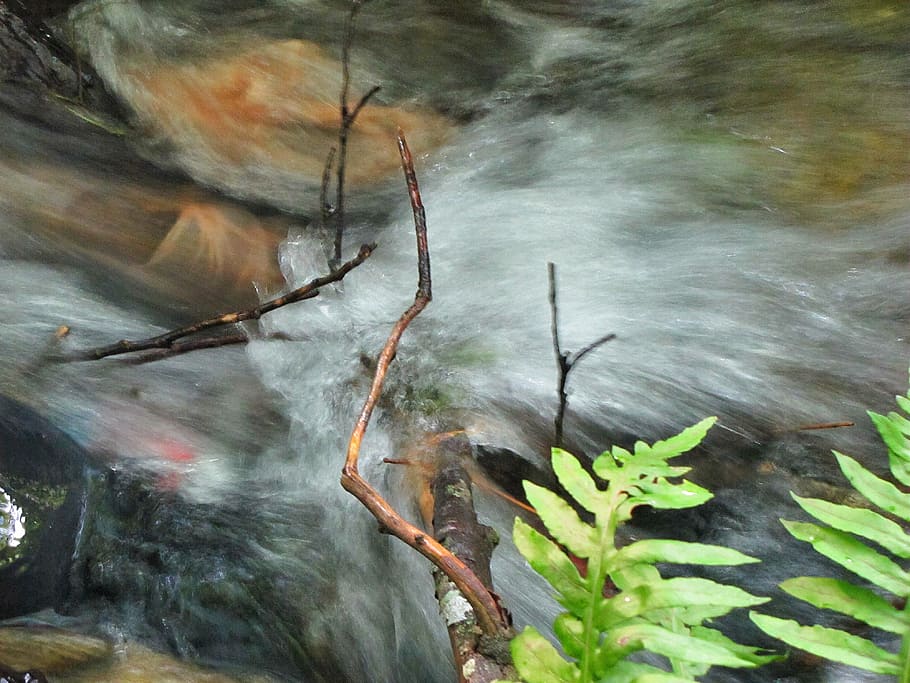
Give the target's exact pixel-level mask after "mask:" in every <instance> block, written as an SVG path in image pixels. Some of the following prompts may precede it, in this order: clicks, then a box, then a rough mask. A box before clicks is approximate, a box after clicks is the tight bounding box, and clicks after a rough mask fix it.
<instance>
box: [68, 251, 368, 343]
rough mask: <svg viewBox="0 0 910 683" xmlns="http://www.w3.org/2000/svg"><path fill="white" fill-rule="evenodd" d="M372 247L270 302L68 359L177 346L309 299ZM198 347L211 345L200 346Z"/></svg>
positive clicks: (348, 270) (340, 276)
mask: <svg viewBox="0 0 910 683" xmlns="http://www.w3.org/2000/svg"><path fill="white" fill-rule="evenodd" d="M375 248H376V245H375V244H364V245H362V246H361V247H360V251H359V252H358V254H357V256H355V257H354V258H352V259H351V260H350V261H346V262H345V263H344V264H342V265H341V266H340V267H339V268H336V269H335V270H332V271H331V272H330V273H329V274H328V275H323V276H322V277H317V278H313V279H312V280H310V281H309V282H308V283H306V284H305V285H303V286H302V287H298V288H297V289H295V290H293V291H291V292H288V293H287V294H285V295H283V296H279V297H277V298H275V299H272V300H271V301H266V302H265V303H263V304H260V305H259V306H256V307H255V308H251V309H247V310H245V311H237V312H235V313H225V314H223V315H219V316H216V317H214V318H209V319H207V320H202V321H200V322H197V323H193V324H192V325H187V326H185V327H179V328H177V329H174V330H171V331H169V332H165V333H164V334H159V335H158V336H155V337H149V338H147V339H140V340H136V341H130V340H127V339H122V340H120V341H118V342H116V343H114V344H110V345H108V346H99V347H97V348H94V349H88V350H85V351H79V352H76V353H74V354H73V355H72V356H71V357H70V358H69V360H99V359H101V358H106V357H108V356H116V355H119V354H123V353H133V352H136V351H148V350H149V349H173V348H174V346H175V345H176V342H177V340H179V339H183V338H185V337H189V336H191V335H194V334H198V333H199V332H202V331H204V330H209V329H212V328H215V327H221V326H223V325H234V324H236V323H239V322H243V321H244V320H258V319H259V318H261V317H262V316H263V315H265V314H266V313H270V312H271V311H274V310H275V309H276V308H281V307H282V306H287V305H288V304H292V303H296V302H297V301H303V300H305V299H312V298H313V297H316V296H319V289H320V288H321V287H324V286H326V285H328V284H331V283H332V282H339V281H341V280H342V279H343V278H344V276H345V275H347V274H348V273H349V272H351V271H352V270H353V269H354V268H356V267H357V266H359V265H360V264H361V263H363V262H364V261H366V260H367V259H368V258H369V256H370V254H372V253H373V250H374V249H375ZM199 348H210V347H206V346H200V347H199Z"/></svg>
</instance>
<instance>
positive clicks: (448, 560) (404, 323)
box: [341, 131, 510, 639]
mask: <svg viewBox="0 0 910 683" xmlns="http://www.w3.org/2000/svg"><path fill="white" fill-rule="evenodd" d="M398 146H399V153H400V155H401V161H402V166H403V168H404V173H405V178H406V181H407V186H408V193H409V195H410V198H411V208H412V210H413V213H414V226H415V233H416V237H417V261H418V266H417V272H418V285H417V294H416V295H415V297H414V303H413V304H411V306H410V307H409V308H408V309H407V310H406V311H405V312H404V313H403V314H402V316H401V317H400V318H399V320H398V322H397V323H395V325H394V327H393V328H392V331H391V333H390V334H389V337H388V339H387V340H386V343H385V345H384V346H383V349H382V351H381V353H380V354H379V360H378V361H377V363H376V372H375V374H374V377H373V382H372V385H371V387H370V392H369V395H368V396H367V399H366V401H365V402H364V405H363V408H362V409H361V412H360V415H359V417H358V418H357V422H356V423H355V426H354V430H353V432H352V434H351V438H350V441H349V442H348V451H347V457H346V458H345V463H344V467H343V468H342V473H341V485H342V487H344V489H345V490H346V491H348V492H349V493H350V494H351V495H353V496H355V497H356V498H357V499H358V500H359V501H360V502H361V503H362V504H363V505H364V507H366V508H367V509H368V510H369V511H370V512H371V513H372V515H373V516H374V517H375V518H376V520H377V521H378V522H379V524H380V525H381V528H382V529H383V530H384V531H386V532H388V533H390V534H392V535H393V536H395V537H397V538H399V539H400V540H402V541H404V542H405V543H406V544H407V545H409V546H411V547H412V548H414V549H415V550H416V551H417V552H419V553H420V554H421V555H423V556H424V557H426V558H427V559H429V560H430V561H431V562H432V563H433V564H434V565H435V566H436V567H437V568H438V569H439V570H440V571H441V572H442V573H443V574H445V576H446V577H447V578H448V579H449V580H450V581H451V582H452V583H453V584H454V585H455V586H456V587H457V588H458V590H460V591H461V594H462V595H463V596H464V598H465V600H466V602H467V603H468V604H469V605H470V608H471V609H473V611H474V613H475V619H476V623H477V625H478V626H479V627H480V629H481V631H482V632H483V633H484V634H485V635H486V636H487V637H489V638H491V639H502V638H508V634H510V625H509V617H508V615H507V613H506V612H505V610H504V609H503V608H502V606H501V605H500V604H499V601H498V599H497V597H496V596H495V595H494V594H493V593H491V592H490V590H489V589H488V588H487V586H486V585H485V584H484V583H483V581H481V579H480V578H478V576H477V575H476V574H475V573H474V572H473V571H472V570H471V568H470V567H468V565H467V564H465V562H463V561H462V560H461V559H459V558H458V557H456V556H455V555H454V554H453V553H452V551H450V550H449V549H447V548H446V547H445V546H444V545H443V544H441V543H440V542H439V541H437V540H436V539H435V538H433V537H432V536H431V535H429V534H428V533H426V532H425V531H423V530H422V529H420V528H418V527H416V526H415V525H413V524H411V523H410V522H408V521H407V520H405V519H404V518H403V517H401V515H400V514H398V512H397V511H396V510H395V509H394V508H393V507H392V506H391V505H390V504H389V503H388V502H387V501H386V500H385V499H384V498H383V497H382V496H381V495H380V494H379V492H378V491H377V490H376V489H375V488H373V487H372V486H371V485H370V484H369V482H367V481H366V479H364V478H363V477H362V476H361V474H360V471H359V469H358V461H359V457H360V445H361V443H362V441H363V437H364V434H365V433H366V430H367V426H368V425H369V422H370V417H371V416H372V414H373V410H374V409H375V407H376V404H377V403H378V401H379V398H380V396H381V394H382V387H383V384H384V383H385V378H386V374H387V372H388V369H389V366H390V364H391V363H392V360H393V359H394V358H395V353H396V351H397V349H398V343H399V341H400V340H401V336H402V335H403V334H404V331H405V330H406V329H407V327H408V325H410V323H411V321H413V320H414V318H416V317H417V316H418V315H419V314H420V312H421V311H422V310H423V309H424V308H426V306H427V305H428V304H429V303H430V301H431V299H432V290H431V287H432V285H431V279H430V254H429V248H428V243H427V226H426V215H425V212H424V208H423V202H422V200H421V197H420V190H419V187H418V185H417V178H416V175H415V173H414V164H413V160H412V157H411V153H410V150H409V149H408V145H407V142H406V140H405V138H404V134H403V133H402V132H401V131H399V133H398Z"/></svg>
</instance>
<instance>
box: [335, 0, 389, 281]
mask: <svg viewBox="0 0 910 683" xmlns="http://www.w3.org/2000/svg"><path fill="white" fill-rule="evenodd" d="M363 4H364V2H363V1H362V0H353V2H351V11H350V12H349V13H348V18H347V21H346V22H345V28H344V41H343V43H342V46H341V95H340V97H339V99H340V111H341V123H340V125H339V127H338V170H337V181H336V187H335V210H334V212H333V216H334V218H335V245H334V246H335V249H334V252H333V254H334V255H333V257H332V262H331V265H332V267H334V266H335V264H337V263H338V262H339V261H341V243H342V240H343V238H344V182H345V172H346V170H347V155H348V134H349V133H350V131H351V127H352V126H353V125H354V121H355V120H356V119H357V115H358V114H359V113H360V111H361V109H363V108H364V107H365V106H366V104H367V102H369V101H370V99H371V98H372V97H373V95H375V94H376V93H377V92H379V89H380V88H379V86H378V85H377V86H373V87H372V88H370V90H369V91H368V92H367V94H366V95H364V96H363V97H361V98H360V101H359V102H358V103H357V104H356V106H355V107H354V108H353V109H350V108H349V107H348V92H349V91H350V87H351V47H352V46H353V44H354V29H355V26H356V23H357V14H358V12H359V11H360V8H361V7H362V6H363Z"/></svg>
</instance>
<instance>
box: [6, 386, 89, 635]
mask: <svg viewBox="0 0 910 683" xmlns="http://www.w3.org/2000/svg"><path fill="white" fill-rule="evenodd" d="M84 464H85V452H84V451H83V450H82V449H81V448H80V447H79V446H78V445H77V444H76V442H75V441H73V440H72V439H71V438H70V437H68V436H67V435H66V434H64V433H63V432H62V431H60V430H59V429H57V428H56V427H55V426H54V425H52V424H51V423H50V422H49V421H47V420H46V419H44V418H43V417H42V416H40V415H39V414H38V413H36V412H35V411H33V410H32V409H30V408H28V407H27V406H25V405H23V404H21V403H19V402H17V401H14V400H12V399H9V398H6V397H4V396H0V618H8V617H13V616H17V615H21V614H27V613H29V612H33V611H36V610H39V609H42V608H45V607H56V606H58V605H60V604H61V602H62V601H63V599H64V598H65V597H66V594H67V588H68V577H69V570H70V565H71V562H72V557H73V552H74V550H75V539H76V532H77V529H78V527H79V524H80V520H81V517H82V513H83V508H84V502H85V490H84V489H85V487H84V485H83V476H82V473H83V466H84Z"/></svg>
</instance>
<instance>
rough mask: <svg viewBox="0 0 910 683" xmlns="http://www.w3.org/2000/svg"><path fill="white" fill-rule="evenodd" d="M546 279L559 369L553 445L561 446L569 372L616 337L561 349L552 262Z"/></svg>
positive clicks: (607, 335)
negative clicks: (569, 349) (557, 406)
mask: <svg viewBox="0 0 910 683" xmlns="http://www.w3.org/2000/svg"><path fill="white" fill-rule="evenodd" d="M547 279H548V281H549V300H550V334H551V335H552V337H553V351H554V353H555V354H556V364H557V367H558V370H559V376H558V380H557V391H558V392H559V408H558V409H557V411H556V418H555V419H554V425H555V428H556V437H555V445H556V446H562V434H563V422H564V420H565V416H566V408H567V407H568V404H569V395H568V392H567V390H566V385H567V384H568V383H569V373H570V372H571V371H572V368H573V367H574V366H575V364H576V363H578V361H580V360H581V359H582V358H584V357H585V356H586V355H588V354H589V353H591V351H593V350H594V349H596V348H598V347H599V346H602V345H603V344H606V343H607V342H608V341H611V340H613V339H616V335H615V334H605V335H604V336H602V337H601V338H600V339H597V340H595V341H593V342H591V343H590V344H588V345H587V346H585V347H584V348H582V349H581V350H580V351H576V352H575V353H570V352H568V351H563V350H562V348H561V347H560V344H559V307H558V305H557V300H556V265H555V264H553V263H547Z"/></svg>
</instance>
